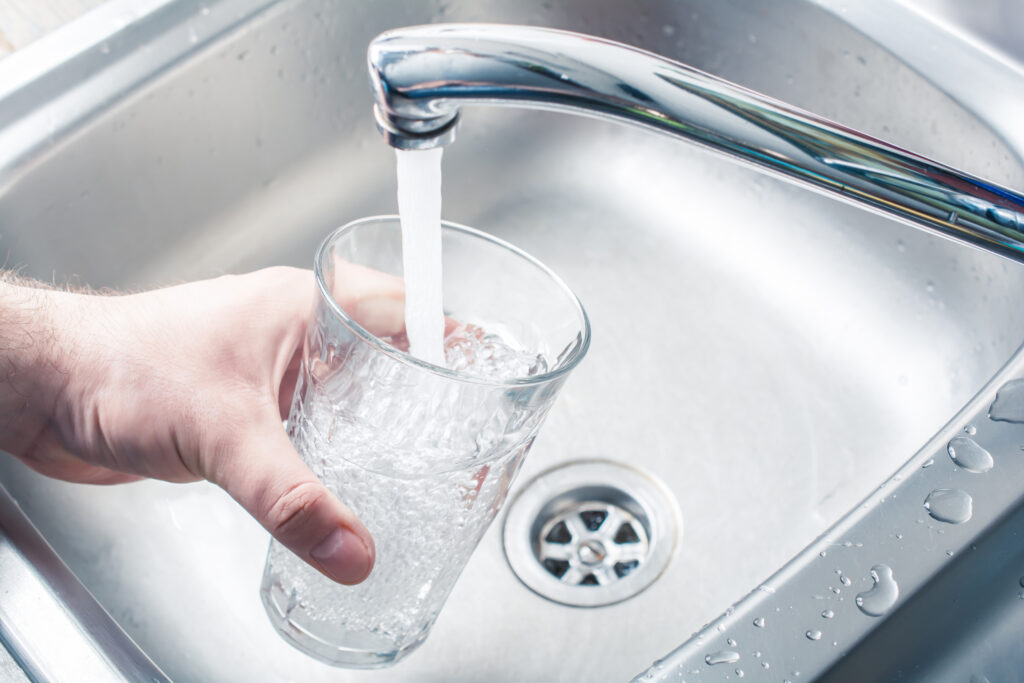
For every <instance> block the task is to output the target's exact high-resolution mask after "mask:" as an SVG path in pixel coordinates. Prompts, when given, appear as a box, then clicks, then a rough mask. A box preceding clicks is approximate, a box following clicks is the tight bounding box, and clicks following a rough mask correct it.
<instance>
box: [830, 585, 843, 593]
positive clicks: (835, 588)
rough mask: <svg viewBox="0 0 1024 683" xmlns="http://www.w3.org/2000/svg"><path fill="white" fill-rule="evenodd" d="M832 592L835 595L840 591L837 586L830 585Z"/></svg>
mask: <svg viewBox="0 0 1024 683" xmlns="http://www.w3.org/2000/svg"><path fill="white" fill-rule="evenodd" d="M832 592H833V593H835V594H836V595H839V594H840V593H841V592H842V591H841V590H840V589H839V587H838V586H832Z"/></svg>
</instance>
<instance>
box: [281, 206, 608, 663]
mask: <svg viewBox="0 0 1024 683" xmlns="http://www.w3.org/2000/svg"><path fill="white" fill-rule="evenodd" d="M401 244H402V241H401V228H400V224H399V220H398V217H397V216H379V217H373V218H366V219H362V220H359V221H355V222H353V223H350V224H348V225H345V226H344V227H342V228H339V229H338V230H336V231H335V232H334V233H332V234H331V235H330V236H329V237H328V238H327V239H326V240H325V241H324V242H323V244H322V245H321V246H320V249H319V250H318V252H317V255H316V258H315V263H314V266H315V272H316V285H317V289H318V297H317V300H316V304H315V311H314V313H315V315H314V317H313V320H312V322H311V324H310V326H309V329H308V331H307V335H306V339H305V343H304V346H303V357H302V368H301V370H300V373H299V380H298V385H297V388H296V391H295V398H294V400H293V403H292V408H291V413H290V415H289V418H288V423H287V428H288V433H289V435H290V437H291V439H292V442H293V443H294V444H295V447H296V449H297V450H298V451H299V453H300V454H301V455H302V457H303V459H304V460H305V462H306V463H307V464H308V465H309V466H310V467H311V468H312V469H313V471H314V472H315V473H316V474H317V476H318V477H319V478H320V479H321V480H322V481H323V482H324V484H325V485H326V486H327V487H328V488H329V489H330V490H331V492H332V493H333V494H335V495H337V496H338V497H339V498H340V499H341V500H342V501H343V502H344V503H345V504H347V505H348V506H349V507H350V508H351V509H352V510H353V511H354V512H355V513H356V514H357V515H358V516H359V518H360V519H361V520H362V521H363V523H364V524H365V525H366V527H367V528H368V529H369V530H370V532H371V533H372V534H373V537H374V542H375V544H376V549H377V561H376V565H375V567H374V570H373V572H372V573H371V574H370V576H369V578H367V579H366V581H364V582H363V583H361V584H359V585H357V586H343V585H340V584H336V583H334V582H333V581H331V580H330V579H328V578H326V577H325V576H324V575H322V574H321V573H320V572H318V571H317V570H316V569H314V568H312V567H310V566H308V565H307V564H306V563H304V562H303V561H302V560H301V559H299V558H298V557H297V556H295V555H294V554H292V553H291V551H289V550H288V549H287V548H285V547H284V546H282V545H281V544H279V543H277V542H276V541H271V544H270V551H269V553H268V557H267V564H266V569H265V571H264V576H263V583H262V587H261V597H262V599H263V603H264V606H265V607H266V610H267V614H268V615H269V616H270V619H271V621H272V622H273V625H274V627H275V628H276V629H277V630H278V632H279V633H280V634H281V635H282V636H284V638H285V639H286V640H288V641H289V642H291V644H292V645H294V646H295V647H297V648H299V649H300V650H303V651H304V652H306V653H308V654H310V655H312V656H314V657H316V658H318V659H321V660H323V661H326V662H328V663H330V664H334V665H338V666H347V667H355V668H377V667H382V666H387V665H389V664H392V663H394V662H395V661H397V660H398V659H399V658H401V657H402V656H404V655H406V654H408V653H409V652H410V651H412V650H413V649H414V648H416V647H417V646H418V645H419V644H420V643H422V642H423V640H424V639H425V638H426V636H427V634H428V632H429V631H430V628H431V626H432V625H433V623H434V621H435V619H436V618H437V616H438V613H439V612H440V610H441V607H442V606H443V604H444V602H445V599H446V598H447V596H448V594H449V592H450V591H451V589H452V586H453V585H454V584H455V581H456V579H457V578H458V576H459V574H460V573H461V571H462V568H463V567H464V566H465V564H466V562H467V561H468V560H469V557H470V555H471V554H472V552H473V549H474V548H475V547H476V545H477V543H478V542H479V540H480V538H481V536H482V535H483V533H484V531H486V529H487V527H488V525H489V524H490V522H491V520H492V519H494V516H495V515H496V514H497V512H498V510H499V509H500V507H501V505H502V503H503V502H504V500H505V497H506V495H507V493H508V490H509V487H510V485H511V484H512V481H513V479H514V478H515V475H516V473H517V471H518V470H519V468H520V465H522V462H523V459H524V457H525V456H526V454H527V451H529V449H530V445H531V444H532V443H533V440H534V438H535V437H536V436H537V431H538V430H539V429H540V426H541V424H542V422H543V421H544V418H545V416H546V415H547V413H548V411H549V410H550V408H551V406H552V404H553V402H554V400H555V398H556V396H557V395H558V392H559V391H560V390H561V388H562V386H563V384H564V383H565V381H566V379H567V378H568V375H569V372H570V371H571V370H572V369H573V368H574V367H575V366H576V364H577V363H578V362H579V361H580V360H581V359H582V358H583V356H584V355H585V354H586V351H587V348H588V346H589V342H590V326H589V322H588V320H587V316H586V313H585V312H584V310H583V308H582V306H581V304H580V302H579V300H578V299H577V298H576V296H575V295H573V293H572V292H571V291H570V290H569V288H568V287H567V286H566V285H565V283H563V282H562V281H561V280H560V279H559V278H558V276H557V275H555V274H554V273H553V272H552V271H551V270H549V269H548V268H546V267H545V266H544V265H542V264H541V263H539V262H538V261H537V260H536V259H534V258H532V257H531V256H529V255H528V254H526V253H524V252H522V251H520V250H519V249H517V248H515V247H513V246H512V245H510V244H508V243H506V242H503V241H502V240H500V239H497V238H495V237H493V236H491V235H488V234H485V233H483V232H479V231H477V230H473V229H471V228H467V227H464V226H461V225H456V224H453V223H448V222H444V223H443V224H442V257H443V262H444V270H443V300H444V309H445V310H444V313H445V330H446V338H445V354H446V357H447V363H446V367H440V366H437V365H431V364H429V363H427V362H424V361H422V360H420V359H419V358H416V357H413V356H411V355H409V354H408V353H407V352H406V351H405V350H404V349H406V348H407V340H406V339H405V330H404V323H403V320H404V290H403V286H402V280H401V275H402V247H401ZM485 597H486V596H480V598H481V599H484V598H485Z"/></svg>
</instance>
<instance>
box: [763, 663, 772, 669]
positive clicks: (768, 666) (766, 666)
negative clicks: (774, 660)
mask: <svg viewBox="0 0 1024 683" xmlns="http://www.w3.org/2000/svg"><path fill="white" fill-rule="evenodd" d="M761 668H762V669H770V668H772V665H771V664H769V663H768V662H761Z"/></svg>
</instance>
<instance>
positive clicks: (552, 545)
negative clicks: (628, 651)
mask: <svg viewBox="0 0 1024 683" xmlns="http://www.w3.org/2000/svg"><path fill="white" fill-rule="evenodd" d="M612 482H614V483H612ZM677 516H678V511H677V510H676V508H675V503H674V501H673V500H672V498H671V497H670V495H669V494H668V493H667V491H666V490H665V489H664V488H663V487H662V486H660V485H659V484H658V482H657V481H655V480H653V479H651V477H649V476H648V475H645V474H643V473H642V472H639V471H637V470H636V469H634V468H632V467H625V466H622V465H617V464H615V463H612V462H608V461H585V462H576V463H568V464H565V465H561V466H559V467H556V468H554V469H552V470H549V471H548V472H546V473H543V474H541V475H539V476H538V477H537V479H535V480H534V481H533V482H531V483H530V484H528V485H527V486H526V487H525V488H524V490H523V492H522V493H521V494H520V495H519V496H518V497H517V498H516V499H515V500H514V501H513V503H512V505H511V507H510V509H509V512H508V514H507V516H506V518H505V536H504V543H505V556H506V557H507V558H508V561H509V564H510V565H511V566H512V569H513V570H514V571H515V572H516V575H517V576H518V577H519V578H520V579H522V581H523V583H525V584H526V585H527V586H528V587H530V588H531V589H532V590H534V591H535V592H536V593H537V594H539V595H541V596H542V597H545V598H548V599H549V600H554V601H555V602H560V603H562V604H566V605H574V606H578V607H597V606H599V605H610V604H613V603H616V602H620V601H622V600H625V599H627V598H629V597H631V596H633V595H636V594H637V593H639V592H640V591H642V590H644V589H645V588H646V587H647V586H649V585H650V584H651V583H652V582H653V581H654V580H655V579H657V578H658V576H660V575H661V573H662V571H664V569H665V567H666V566H667V564H668V562H669V561H670V559H671V557H672V553H673V551H674V549H675V545H676V534H677V533H678V532H677V526H676V525H677V522H678V519H677Z"/></svg>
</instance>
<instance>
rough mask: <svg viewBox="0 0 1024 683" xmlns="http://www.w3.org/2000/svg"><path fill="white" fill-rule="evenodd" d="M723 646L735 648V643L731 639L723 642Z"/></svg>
mask: <svg viewBox="0 0 1024 683" xmlns="http://www.w3.org/2000/svg"><path fill="white" fill-rule="evenodd" d="M725 644H726V645H728V646H729V647H736V641H735V640H733V639H732V638H729V639H728V640H727V641H725Z"/></svg>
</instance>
